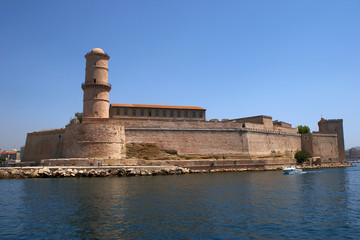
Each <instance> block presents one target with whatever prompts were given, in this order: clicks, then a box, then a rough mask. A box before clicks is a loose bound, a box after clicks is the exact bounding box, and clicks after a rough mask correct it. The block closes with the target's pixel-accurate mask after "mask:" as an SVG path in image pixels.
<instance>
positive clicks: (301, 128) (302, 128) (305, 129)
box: [298, 125, 310, 134]
mask: <svg viewBox="0 0 360 240" xmlns="http://www.w3.org/2000/svg"><path fill="white" fill-rule="evenodd" d="M298 130H299V133H301V134H302V133H310V128H309V127H308V126H302V125H300V126H298Z"/></svg>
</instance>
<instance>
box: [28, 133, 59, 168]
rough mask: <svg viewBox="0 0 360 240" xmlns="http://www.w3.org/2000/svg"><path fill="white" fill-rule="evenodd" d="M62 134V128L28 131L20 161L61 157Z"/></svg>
mask: <svg viewBox="0 0 360 240" xmlns="http://www.w3.org/2000/svg"><path fill="white" fill-rule="evenodd" d="M64 135H65V129H64V128H61V129H53V130H46V131H39V132H32V133H28V135H27V138H26V144H25V150H24V155H23V159H22V161H23V162H32V161H36V160H40V159H47V158H61V157H63V144H64Z"/></svg>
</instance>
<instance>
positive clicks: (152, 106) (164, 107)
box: [110, 103, 206, 110]
mask: <svg viewBox="0 0 360 240" xmlns="http://www.w3.org/2000/svg"><path fill="white" fill-rule="evenodd" d="M110 107H129V108H161V109H184V110H206V109H205V108H202V107H192V106H172V105H148V104H122V103H111V104H110Z"/></svg>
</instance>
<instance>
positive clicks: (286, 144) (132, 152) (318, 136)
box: [23, 48, 345, 169]
mask: <svg viewBox="0 0 360 240" xmlns="http://www.w3.org/2000/svg"><path fill="white" fill-rule="evenodd" d="M85 58H86V74H85V82H84V83H83V84H82V85H81V87H82V89H83V91H84V102H83V118H82V122H81V123H79V122H77V123H72V124H69V125H67V126H66V127H65V128H61V129H52V130H45V131H37V132H31V133H28V135H27V139H26V145H25V150H24V156H23V161H24V162H28V163H29V164H30V163H32V164H35V165H36V164H37V165H39V164H41V165H62V166H64V165H65V166H66V165H100V164H101V165H156V164H159V165H162V164H169V165H177V166H180V167H193V168H196V167H197V168H205V167H220V168H230V167H231V168H246V169H252V168H253V169H273V168H277V167H279V166H283V165H288V164H294V163H295V162H296V161H295V159H294V154H295V152H296V151H298V150H303V151H305V152H306V153H308V155H309V156H310V157H312V159H314V160H316V161H317V162H318V163H345V151H344V137H343V123H342V120H341V119H336V120H325V119H321V120H320V121H319V123H318V125H319V132H313V133H309V134H299V133H298V129H297V128H293V127H292V126H291V124H288V123H285V122H281V121H273V120H272V118H271V117H269V116H263V115H261V116H254V117H247V118H237V119H231V120H222V121H218V120H210V121H206V109H204V108H201V107H190V106H167V105H141V104H110V106H109V92H110V90H111V85H110V84H109V82H108V60H109V59H110V57H109V56H108V55H107V54H106V53H105V52H104V51H103V50H101V49H99V48H94V49H93V50H91V51H90V52H89V53H87V54H86V55H85Z"/></svg>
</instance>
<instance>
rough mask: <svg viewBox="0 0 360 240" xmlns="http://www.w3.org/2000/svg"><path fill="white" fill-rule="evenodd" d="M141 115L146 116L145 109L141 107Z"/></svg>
mask: <svg viewBox="0 0 360 240" xmlns="http://www.w3.org/2000/svg"><path fill="white" fill-rule="evenodd" d="M140 115H141V116H142V117H143V116H145V111H144V109H141V111H140Z"/></svg>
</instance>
